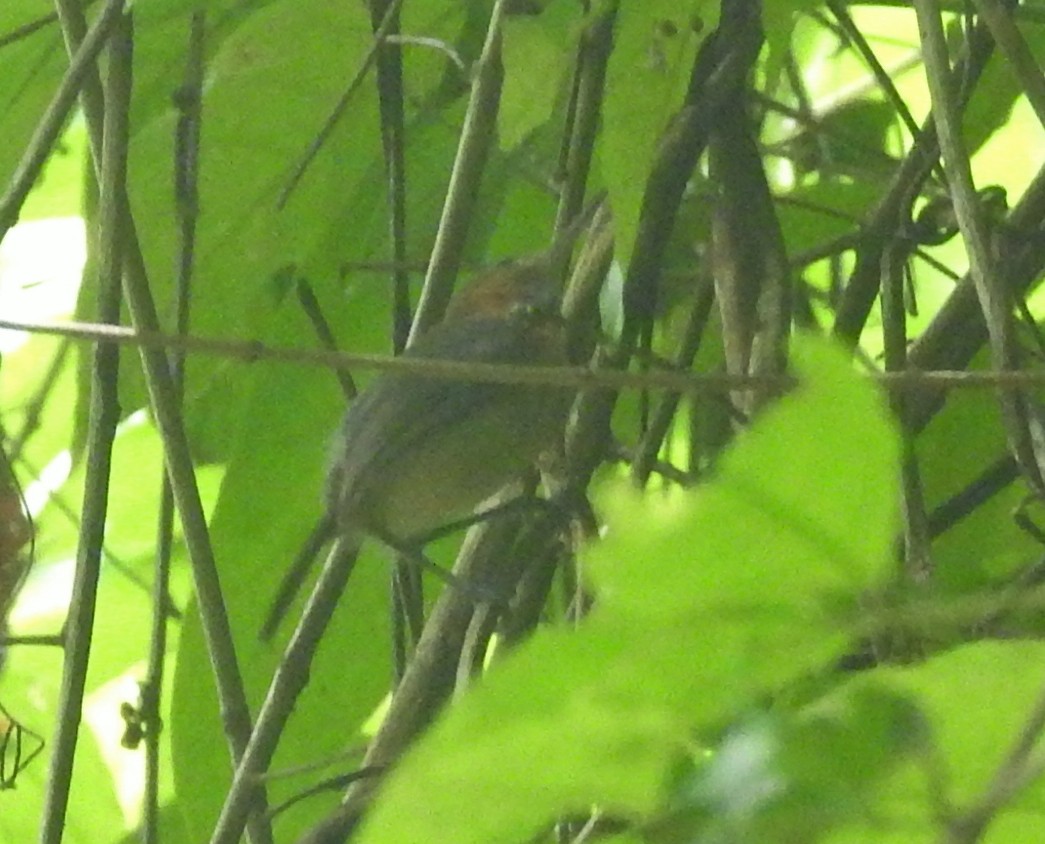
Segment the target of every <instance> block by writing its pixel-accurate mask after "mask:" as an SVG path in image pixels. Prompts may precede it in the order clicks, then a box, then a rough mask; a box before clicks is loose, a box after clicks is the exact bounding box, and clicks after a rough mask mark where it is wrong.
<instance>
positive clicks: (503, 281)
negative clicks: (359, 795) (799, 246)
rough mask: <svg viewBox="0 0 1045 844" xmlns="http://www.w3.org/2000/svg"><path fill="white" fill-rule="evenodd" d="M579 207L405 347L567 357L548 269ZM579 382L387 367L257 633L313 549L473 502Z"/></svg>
mask: <svg viewBox="0 0 1045 844" xmlns="http://www.w3.org/2000/svg"><path fill="white" fill-rule="evenodd" d="M593 213H594V208H593V209H591V210H590V211H589V212H586V213H584V214H582V215H581V216H580V217H578V218H577V221H576V222H575V223H574V224H573V225H571V226H569V227H568V228H567V229H566V230H565V231H564V232H563V234H562V235H561V236H560V237H559V238H558V239H557V241H556V243H555V244H553V246H552V247H551V248H550V249H549V250H548V251H547V252H545V253H542V254H540V255H538V256H535V257H531V258H527V259H522V260H515V261H506V262H503V263H501V264H498V265H497V266H495V267H493V268H491V269H490V270H488V271H486V272H484V273H481V274H480V275H478V276H477V277H476V278H475V279H473V280H472V281H471V282H470V283H469V284H467V285H466V286H465V287H463V288H462V289H460V290H459V291H458V292H457V293H455V294H454V296H453V298H452V299H451V301H450V304H449V306H448V308H447V311H446V315H445V317H444V319H443V321H442V322H440V323H438V324H437V325H435V326H433V327H432V328H430V329H429V330H428V331H427V332H426V333H424V334H423V335H422V336H421V337H420V338H419V339H418V341H417V342H416V343H414V344H413V345H412V346H411V347H410V348H408V349H407V350H406V351H405V352H404V353H403V354H404V356H405V357H408V358H427V359H433V360H448V361H462V362H477V363H485V364H509V365H510V364H516V365H529V366H533V365H548V366H555V365H560V366H561V365H566V364H567V363H568V362H569V360H568V356H567V352H566V349H567V343H566V341H567V337H566V326H565V322H564V321H563V319H562V317H561V316H560V314H559V307H560V305H559V303H560V300H561V298H562V291H561V289H560V283H559V280H558V279H557V278H556V277H555V276H556V273H555V272H554V270H553V268H554V267H557V266H559V265H561V264H562V263H564V261H563V258H564V256H567V255H568V253H569V250H571V249H572V245H573V242H574V240H575V239H576V236H577V234H578V233H579V232H580V231H582V230H583V229H584V228H585V227H586V226H587V224H588V223H589V222H590V221H591V216H592V214H593ZM572 394H573V392H572V391H571V390H569V389H565V388H561V387H548V386H536V385H533V386H531V385H519V384H497V383H480V382H469V381H460V380H450V379H445V378H430V377H427V376H424V375H419V374H410V373H404V372H386V373H384V374H382V375H380V376H378V377H377V378H376V379H375V380H374V381H373V382H372V383H371V384H370V385H369V386H368V387H367V388H366V389H365V390H364V391H363V392H362V393H360V395H359V396H358V397H357V398H356V399H355V401H353V402H352V404H351V405H350V406H349V408H348V411H347V412H346V413H345V418H344V421H343V422H342V425H341V428H340V431H339V433H338V436H337V439H336V443H335V447H334V450H333V458H332V461H331V466H330V470H329V473H328V475H327V483H326V497H325V500H326V515H325V517H324V519H323V520H322V521H321V522H320V524H319V525H318V526H317V528H316V530H314V531H313V534H312V536H311V537H310V539H309V542H308V543H307V544H306V547H305V549H303V551H302V554H300V555H299V557H298V560H297V561H296V562H295V564H294V566H293V567H292V568H291V570H290V571H289V572H288V573H287V575H286V577H285V578H284V581H283V583H282V584H281V587H280V591H279V593H278V595H277V597H276V600H275V601H274V603H273V606H272V608H271V610H270V612H269V615H268V617H267V619H266V621H265V623H264V625H263V626H262V630H261V637H262V638H263V639H267V638H269V637H270V636H271V635H272V633H273V632H274V631H275V628H276V626H277V625H278V624H279V622H280V621H281V619H282V617H283V615H284V614H285V612H286V609H287V607H288V606H289V603H290V601H291V600H292V599H293V597H294V595H295V594H296V593H297V591H298V589H299V587H300V585H301V583H302V581H303V580H304V578H305V575H306V574H307V570H308V566H309V564H310V562H311V558H312V557H314V556H315V554H316V553H317V552H318V550H319V548H320V547H321V546H322V545H323V544H324V543H325V542H326V541H327V540H329V539H330V538H331V537H332V536H333V535H335V534H337V535H340V536H342V537H343V538H347V539H353V540H355V541H360V542H361V541H362V538H363V537H364V536H366V535H371V536H374V537H376V538H378V539H380V540H382V541H383V542H385V543H386V544H388V545H391V546H392V547H395V548H400V549H401V548H405V547H409V546H411V545H413V544H415V543H416V541H417V540H420V539H423V538H424V537H425V536H426V535H428V534H430V533H431V532H432V531H434V530H435V529H437V528H439V527H441V526H443V525H445V524H447V523H449V522H451V521H453V520H454V519H457V518H460V517H462V516H466V515H468V514H469V513H472V512H474V510H475V509H476V507H478V505H480V504H481V503H482V502H483V501H485V500H486V499H488V498H489V497H491V496H492V495H493V494H494V493H496V492H497V491H498V490H499V489H501V488H502V487H503V486H505V484H507V483H509V482H510V481H512V480H513V479H515V478H517V477H518V476H519V475H520V474H521V473H522V472H523V471H524V470H525V469H526V468H527V467H529V466H532V465H533V464H534V462H535V461H536V460H537V458H538V456H539V455H540V454H541V453H542V452H544V451H547V450H548V449H550V448H552V447H553V446H554V445H555V442H556V440H557V438H559V437H561V436H562V431H563V426H564V423H565V419H566V415H567V413H568V411H569V406H570V402H571V399H572Z"/></svg>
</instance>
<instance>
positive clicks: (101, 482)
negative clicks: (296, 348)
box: [40, 16, 132, 844]
mask: <svg viewBox="0 0 1045 844" xmlns="http://www.w3.org/2000/svg"><path fill="white" fill-rule="evenodd" d="M118 21H119V24H120V25H119V26H117V27H115V28H114V33H113V38H112V41H111V44H110V49H109V53H110V62H109V76H108V79H107V85H106V94H107V96H106V102H107V104H108V108H107V109H106V111H105V116H104V124H103V125H104V134H103V137H102V147H101V157H100V159H99V168H100V178H99V183H100V189H101V199H100V201H99V207H98V214H99V220H98V242H99V247H98V251H99V256H98V280H99V294H98V318H99V319H100V320H101V321H102V322H109V323H117V322H119V319H120V267H121V265H122V263H123V244H124V214H123V211H124V208H123V207H122V203H120V201H119V194H120V191H121V190H122V189H123V185H124V181H125V179H126V176H127V141H128V131H127V119H128V113H129V111H130V89H131V83H130V66H131V43H132V38H131V28H130V18H129V17H127V16H120V17H119V18H118ZM119 361H120V358H119V351H118V349H116V348H115V347H114V346H110V345H107V344H104V343H101V344H98V346H97V347H96V349H95V353H94V360H93V364H92V377H91V403H90V414H89V422H88V435H87V472H86V476H85V479H84V499H83V521H82V523H81V525H80V537H79V544H78V547H77V557H76V572H75V574H74V579H73V594H72V601H71V604H70V608H69V616H68V618H67V619H66V626H65V630H66V647H65V663H64V665H63V670H62V688H61V692H60V695H59V701H58V713H59V714H58V726H57V729H56V731H55V738H54V751H53V754H52V756H51V770H50V774H49V776H48V778H47V794H46V799H45V803H44V816H43V827H42V829H41V832H40V841H41V844H59V842H61V840H62V835H63V832H64V828H65V816H66V811H67V808H68V802H69V792H70V788H71V784H72V773H73V760H74V759H75V756H76V742H77V738H78V736H79V731H80V717H81V711H82V709H83V693H84V687H85V684H86V681H87V662H88V659H89V657H90V652H91V638H92V633H93V628H94V613H95V603H96V601H97V595H98V578H99V576H100V574H101V549H102V540H103V538H104V536H105V518H106V513H107V508H108V498H109V478H110V473H111V470H112V444H113V441H114V440H115V438H116V425H117V422H118V421H119V418H120V408H119V397H118V395H117V376H118V372H119Z"/></svg>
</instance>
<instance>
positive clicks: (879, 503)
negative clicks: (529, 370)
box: [361, 341, 897, 844]
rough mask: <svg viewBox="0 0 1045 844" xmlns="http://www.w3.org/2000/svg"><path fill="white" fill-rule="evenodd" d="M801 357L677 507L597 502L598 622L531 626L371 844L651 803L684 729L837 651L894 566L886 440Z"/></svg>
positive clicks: (867, 402) (411, 757)
mask: <svg viewBox="0 0 1045 844" xmlns="http://www.w3.org/2000/svg"><path fill="white" fill-rule="evenodd" d="M795 357H796V360H797V362H798V367H799V370H800V372H801V373H802V375H803V386H802V387H801V388H799V389H798V390H797V391H796V392H795V393H793V394H792V395H790V396H788V397H786V398H785V399H783V400H781V401H780V403H779V404H778V405H777V406H776V407H774V408H771V409H770V410H769V411H767V412H766V413H765V414H764V415H763V417H762V419H761V420H760V422H759V424H757V425H756V426H755V427H754V429H753V430H752V431H750V432H749V433H748V434H746V435H745V436H744V437H743V438H742V439H741V440H740V441H739V442H738V443H737V446H736V448H735V449H734V450H733V451H732V452H731V453H730V454H729V455H728V456H727V457H726V459H725V460H724V461H723V465H722V470H721V473H720V475H719V477H718V478H717V479H716V480H714V481H713V482H711V483H709V484H707V485H706V486H705V487H703V488H702V489H700V490H698V491H696V492H695V493H693V494H692V495H687V496H679V497H678V500H675V501H673V502H672V505H673V506H671V507H670V508H668V507H664V506H656V505H655V504H650V503H649V502H646V501H642V500H640V499H639V498H637V497H631V499H630V501H629V502H628V506H627V507H625V506H623V505H622V504H621V503H620V501H618V502H617V503H616V504H615V505H614V506H612V507H610V508H609V511H610V515H609V517H608V521H609V525H610V531H611V536H612V537H613V538H612V539H609V540H607V541H606V542H604V543H603V544H602V545H599V546H595V547H594V548H593V549H592V550H591V552H590V556H591V558H592V559H591V566H592V568H593V569H594V572H595V574H594V580H595V583H596V585H597V586H598V592H599V601H598V603H597V606H596V609H595V610H594V612H593V613H592V614H591V616H590V617H589V618H588V619H587V620H586V621H585V622H584V623H583V624H582V625H581V627H580V629H578V630H577V631H575V632H571V631H567V630H563V629H552V630H544V631H540V632H538V633H537V634H536V635H535V636H534V637H533V638H532V639H531V640H530V641H529V642H527V643H526V644H525V645H523V646H521V647H520V648H519V649H518V650H516V651H514V652H513V653H512V654H510V655H509V656H507V657H506V658H505V659H504V660H503V662H501V663H500V664H498V665H496V666H495V667H494V668H493V669H492V670H491V671H490V672H489V674H488V676H487V677H486V678H485V679H484V681H483V683H482V684H481V685H480V686H479V687H478V688H477V689H476V690H475V691H474V692H473V693H472V694H470V695H468V696H466V697H465V698H463V699H462V700H461V702H460V703H459V705H457V706H456V707H455V708H454V709H452V710H451V711H450V712H449V713H447V714H446V716H445V717H444V718H443V719H442V720H441V721H439V722H438V723H437V724H436V725H435V726H434V727H433V728H432V730H431V731H430V732H429V733H428V734H427V735H426V737H425V738H424V739H422V741H421V742H420V743H419V744H418V745H417V746H416V747H415V748H414V749H413V750H412V751H411V752H410V753H409V754H408V755H407V757H406V758H404V759H403V761H402V762H401V763H400V764H399V766H398V767H397V768H396V770H395V772H394V773H393V774H392V775H391V777H390V779H389V781H388V782H387V784H386V786H385V790H384V792H383V794H382V796H381V798H380V799H379V801H378V804H377V805H376V806H375V807H374V809H373V812H372V814H371V815H370V816H369V821H368V823H367V824H366V825H365V826H364V829H363V831H362V833H361V840H362V841H363V842H367V844H369V843H370V842H383V843H385V842H413V841H418V840H425V841H428V842H433V844H437V843H438V842H442V841H446V842H451V841H453V842H456V844H469V842H477V843H478V842H483V841H496V840H506V839H508V838H512V839H525V838H526V837H527V836H528V835H529V834H531V833H533V832H536V831H537V830H539V829H540V828H541V827H542V826H543V825H544V824H547V823H549V822H550V821H551V820H553V819H554V818H555V817H557V816H559V815H561V814H565V813H569V812H579V811H583V810H585V809H586V808H587V807H590V806H591V805H599V806H602V807H604V808H606V809H607V810H609V811H611V812H615V811H618V812H619V811H623V812H625V813H626V814H628V815H632V814H635V813H648V812H651V811H653V809H654V808H655V806H656V805H657V802H658V798H659V795H660V794H661V793H662V792H663V789H664V787H665V785H666V783H667V781H668V778H669V774H670V771H671V767H672V764H673V760H674V759H676V758H677V757H678V755H679V754H680V752H681V751H682V748H683V747H684V746H685V745H686V744H687V743H688V741H689V736H690V733H691V731H692V730H694V729H697V728H700V727H702V726H704V727H707V726H710V725H712V724H714V723H717V722H719V721H720V719H722V718H724V717H727V716H728V715H729V714H730V713H737V712H739V711H743V710H744V709H746V708H748V707H750V706H752V705H753V704H754V703H755V701H756V700H757V699H758V697H759V696H760V695H763V694H765V693H766V692H767V691H769V690H771V689H774V688H779V687H780V686H781V685H782V684H784V683H786V682H788V681H793V680H794V679H795V678H797V677H799V676H801V675H802V674H803V673H805V672H807V671H810V670H812V669H813V668H815V667H817V666H823V665H824V664H826V663H827V662H828V661H829V660H831V659H833V658H836V657H837V656H838V655H839V654H840V653H841V651H842V649H843V648H844V646H845V644H846V640H847V636H846V632H845V628H846V626H847V621H846V619H847V617H848V616H850V615H851V613H852V611H853V609H854V605H855V599H856V597H857V596H858V595H859V594H860V592H861V590H862V589H864V588H865V587H866V586H867V585H869V584H871V583H872V582H874V581H875V580H876V579H877V578H878V577H879V576H880V575H881V574H882V572H883V571H885V570H887V566H888V561H889V555H888V550H889V547H890V542H891V537H892V532H893V525H894V516H895V504H894V499H895V495H896V483H895V473H896V460H897V444H896V437H895V433H894V432H893V430H892V427H891V425H890V424H889V422H888V420H887V417H886V414H885V411H884V409H883V407H882V403H881V401H880V399H879V397H878V396H877V394H876V392H875V390H874V389H873V388H872V387H870V386H869V385H868V384H867V383H865V382H863V381H861V380H860V379H858V378H856V377H855V376H854V375H853V373H852V372H851V371H850V367H849V364H848V362H847V359H846V357H845V356H844V355H843V354H842V353H840V352H839V351H836V350H834V349H830V348H827V347H825V346H824V345H823V344H822V343H813V342H812V341H807V342H802V343H798V344H797V345H796V355H795ZM814 426H815V433H814ZM853 432H859V437H856V436H854V433H853ZM854 477H859V479H860V480H859V483H854ZM845 607H848V609H845Z"/></svg>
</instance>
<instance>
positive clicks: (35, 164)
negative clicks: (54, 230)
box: [0, 0, 124, 240]
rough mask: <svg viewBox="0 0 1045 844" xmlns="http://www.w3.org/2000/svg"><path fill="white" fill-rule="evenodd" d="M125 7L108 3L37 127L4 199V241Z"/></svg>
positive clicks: (0, 217) (0, 222)
mask: <svg viewBox="0 0 1045 844" xmlns="http://www.w3.org/2000/svg"><path fill="white" fill-rule="evenodd" d="M123 6H124V3H123V0H108V2H107V3H106V4H105V6H104V7H103V8H102V11H101V13H100V14H99V15H98V18H97V20H95V22H94V25H93V26H91V28H90V30H89V31H88V32H87V34H86V35H85V36H84V38H83V40H82V42H81V43H80V44H79V45H78V47H77V48H76V50H75V52H74V54H73V56H72V58H71V59H70V61H69V69H68V70H66V72H65V75H64V76H63V77H62V81H61V83H60V84H59V85H58V88H57V89H56V90H55V92H54V96H53V97H52V98H51V102H50V103H48V105H47V108H46V110H45V111H44V113H43V116H42V117H41V118H40V120H39V122H38V123H37V124H36V129H35V130H34V131H33V136H32V138H30V139H29V143H28V144H27V145H26V147H25V151H24V153H23V154H22V158H21V160H20V161H19V162H18V165H17V166H16V167H15V170H14V173H13V175H12V176H11V183H10V185H8V188H7V190H6V191H5V192H4V195H3V197H2V198H0V240H3V238H4V235H5V234H7V231H8V229H10V228H11V226H13V225H14V224H15V223H16V222H18V215H19V214H20V213H21V211H22V205H23V204H24V203H25V198H26V197H27V196H28V195H29V191H30V190H32V187H33V185H34V184H36V180H37V179H38V178H39V176H40V171H41V170H43V167H44V164H45V163H46V162H47V157H48V156H49V155H50V154H51V150H52V149H54V145H55V142H56V141H57V140H58V136H59V135H60V134H61V132H62V127H63V126H65V121H66V118H67V117H68V116H69V112H70V111H71V110H72V107H73V106H74V105H75V104H76V98H77V97H78V96H79V95H80V92H81V89H82V88H83V87H84V85H85V83H86V81H87V78H88V74H89V73H91V71H92V69H93V68H94V61H95V59H96V58H97V57H98V53H100V52H101V49H102V47H103V46H105V42H106V39H108V37H109V35H110V34H111V32H112V30H113V27H115V26H116V23H117V21H119V19H120V15H121V13H122V12H123Z"/></svg>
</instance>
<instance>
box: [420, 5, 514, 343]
mask: <svg viewBox="0 0 1045 844" xmlns="http://www.w3.org/2000/svg"><path fill="white" fill-rule="evenodd" d="M506 5H507V0H497V2H496V4H495V5H494V7H493V12H492V13H491V15H490V26H489V29H487V32H486V42H485V43H484V45H483V51H482V53H481V55H480V56H479V59H478V61H477V62H476V66H475V71H474V78H473V81H472V95H471V98H470V99H469V101H468V111H467V113H466V114H465V118H464V127H463V128H462V129H461V139H460V143H459V144H458V147H457V156H456V158H455V159H454V167H453V171H452V172H451V174H450V186H449V188H448V189H447V192H446V201H445V203H444V204H443V214H442V218H441V219H440V221H439V231H438V232H437V233H436V236H435V243H434V244H433V245H432V256H431V258H430V260H429V262H428V272H427V274H426V275H425V283H424V288H423V289H422V290H421V299H420V301H419V302H418V305H417V313H415V314H414V324H413V326H411V328H410V339H409V341H408V343H407V345H409V344H410V343H413V342H414V341H415V340H416V339H417V338H418V336H419V335H420V334H422V333H423V332H424V330H425V329H426V328H428V327H429V326H430V325H434V324H435V323H436V322H438V321H439V320H440V318H441V317H442V315H443V311H444V310H446V305H447V302H449V301H450V294H451V293H452V292H453V282H454V279H455V277H456V276H457V272H458V270H459V269H460V263H461V254H462V252H463V251H464V243H465V239H466V238H467V236H468V229H469V226H470V224H471V221H472V211H473V209H474V207H475V201H476V197H477V196H478V194H479V184H480V182H481V181H482V175H483V170H484V169H485V167H486V159H487V156H488V154H489V151H490V148H491V146H492V145H493V142H494V135H495V130H496V125H497V110H498V105H499V103H500V98H501V83H502V82H503V78H504V66H503V64H502V62H501V18H502V16H503V14H504V8H505V6H506Z"/></svg>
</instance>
